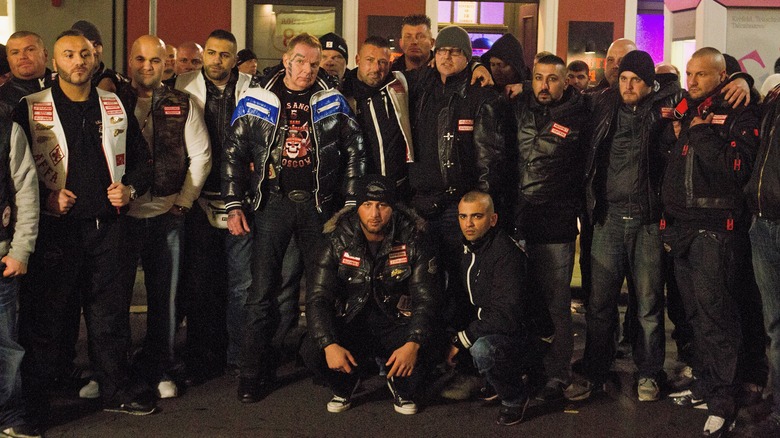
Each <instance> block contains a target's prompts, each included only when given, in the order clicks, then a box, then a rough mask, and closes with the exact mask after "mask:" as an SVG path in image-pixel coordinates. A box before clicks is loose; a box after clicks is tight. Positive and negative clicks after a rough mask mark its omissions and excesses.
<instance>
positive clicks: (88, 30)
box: [71, 20, 103, 46]
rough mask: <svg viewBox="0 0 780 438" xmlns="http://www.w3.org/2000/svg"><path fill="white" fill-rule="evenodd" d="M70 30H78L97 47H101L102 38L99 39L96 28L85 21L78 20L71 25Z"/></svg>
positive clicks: (98, 32)
mask: <svg viewBox="0 0 780 438" xmlns="http://www.w3.org/2000/svg"><path fill="white" fill-rule="evenodd" d="M71 29H76V30H80V31H81V33H83V34H84V36H85V37H86V38H87V39H88V40H90V41H92V42H93V43H95V44H97V45H101V46H102V45H103V38H101V37H100V31H99V30H98V28H97V26H95V25H94V24H92V23H90V22H89V21H86V20H80V21H77V22H75V23H73V26H71Z"/></svg>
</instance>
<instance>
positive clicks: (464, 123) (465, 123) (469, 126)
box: [458, 119, 474, 132]
mask: <svg viewBox="0 0 780 438" xmlns="http://www.w3.org/2000/svg"><path fill="white" fill-rule="evenodd" d="M473 130H474V119H459V120H458V132H471V131H473Z"/></svg>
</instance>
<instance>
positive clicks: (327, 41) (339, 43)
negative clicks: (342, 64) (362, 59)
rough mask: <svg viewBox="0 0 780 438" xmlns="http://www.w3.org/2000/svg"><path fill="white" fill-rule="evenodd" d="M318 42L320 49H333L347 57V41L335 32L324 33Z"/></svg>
mask: <svg viewBox="0 0 780 438" xmlns="http://www.w3.org/2000/svg"><path fill="white" fill-rule="evenodd" d="M320 44H322V50H335V51H337V52H339V53H341V56H343V57H344V59H349V57H348V54H349V50H348V49H347V42H346V41H344V38H342V37H340V36H338V35H336V34H335V33H333V32H331V33H326V34H325V35H323V36H321V37H320Z"/></svg>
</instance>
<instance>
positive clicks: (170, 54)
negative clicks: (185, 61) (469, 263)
mask: <svg viewBox="0 0 780 438" xmlns="http://www.w3.org/2000/svg"><path fill="white" fill-rule="evenodd" d="M174 73H176V47H173V45H171V44H166V45H165V68H164V69H163V80H166V79H169V78H171V77H172V76H173V74H174Z"/></svg>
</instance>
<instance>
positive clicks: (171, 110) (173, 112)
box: [163, 106, 181, 116]
mask: <svg viewBox="0 0 780 438" xmlns="http://www.w3.org/2000/svg"><path fill="white" fill-rule="evenodd" d="M163 111H164V112H165V115H166V116H180V115H181V107H178V106H163Z"/></svg>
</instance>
